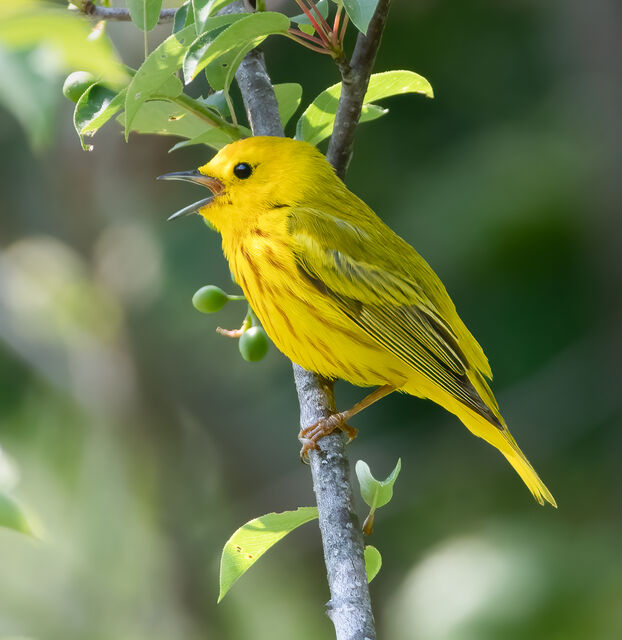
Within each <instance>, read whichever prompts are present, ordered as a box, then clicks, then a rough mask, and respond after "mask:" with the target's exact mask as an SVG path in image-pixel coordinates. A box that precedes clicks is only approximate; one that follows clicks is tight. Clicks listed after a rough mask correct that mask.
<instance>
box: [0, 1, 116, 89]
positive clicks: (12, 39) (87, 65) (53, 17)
mask: <svg viewBox="0 0 622 640" xmlns="http://www.w3.org/2000/svg"><path fill="white" fill-rule="evenodd" d="M91 27H92V23H91V22H90V21H89V20H88V19H86V18H83V17H82V16H79V15H76V14H75V12H70V11H67V10H66V9H61V8H56V7H54V5H50V3H44V2H39V1H37V0H30V1H29V2H7V1H4V2H1V3H0V45H3V46H4V47H5V48H7V49H20V50H23V49H29V48H34V47H39V46H44V47H45V48H46V56H45V72H46V73H47V74H48V75H49V74H53V73H54V72H56V73H61V72H63V71H65V72H66V71H75V69H81V70H83V71H90V72H91V73H92V74H93V75H95V76H97V77H99V79H101V80H103V81H105V82H107V83H108V84H110V85H111V86H113V87H121V86H123V85H125V84H126V83H127V81H128V75H127V73H126V72H125V70H124V68H123V65H122V64H121V62H120V60H119V58H118V56H117V54H116V52H115V50H114V48H113V46H112V44H111V42H110V40H109V39H108V38H107V37H105V36H104V37H100V38H95V39H93V40H89V39H88V36H89V34H90V33H91Z"/></svg>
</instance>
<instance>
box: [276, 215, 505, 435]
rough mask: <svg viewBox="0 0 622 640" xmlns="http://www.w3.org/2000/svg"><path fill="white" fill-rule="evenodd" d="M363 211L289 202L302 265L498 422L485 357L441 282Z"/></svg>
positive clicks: (378, 334)
mask: <svg viewBox="0 0 622 640" xmlns="http://www.w3.org/2000/svg"><path fill="white" fill-rule="evenodd" d="M341 213H342V212H341V211H340V212H339V214H341ZM364 213H366V214H367V215H366V216H362V221H361V220H360V216H357V218H356V220H354V219H350V220H348V219H347V218H345V219H344V217H343V215H341V216H340V215H338V214H337V213H336V212H333V213H332V214H331V213H330V212H325V211H318V210H316V209H309V208H302V207H295V208H292V209H291V211H290V217H289V223H288V231H289V233H290V235H291V238H292V240H293V245H294V255H295V258H296V261H297V264H298V268H299V270H300V272H301V273H302V274H303V275H305V276H306V277H307V278H308V279H309V281H310V282H312V283H313V285H314V286H315V287H316V288H317V289H318V290H320V291H321V292H322V293H324V294H325V295H327V296H329V297H330V298H331V299H332V300H333V301H334V303H336V305H337V307H338V308H339V309H340V310H341V311H342V312H343V313H344V314H345V315H347V316H348V317H349V318H350V319H351V320H352V321H353V322H355V323H356V324H357V325H358V326H359V327H361V328H362V329H363V330H364V331H365V332H366V333H367V334H368V335H370V336H371V337H372V338H374V340H376V341H377V342H379V343H380V344H382V345H383V346H384V347H385V348H386V349H388V350H389V351H391V352H392V353H394V354H395V355H396V356H397V357H399V358H400V359H401V360H403V361H404V362H406V363H407V364H409V365H410V366H411V367H413V368H414V369H416V370H417V371H419V372H421V373H422V374H423V375H425V376H426V377H428V378H429V379H430V380H431V381H433V382H434V383H436V384H437V385H439V386H440V387H441V388H443V389H444V390H446V391H447V392H448V393H450V394H451V395H452V396H453V397H454V398H456V399H457V400H459V401H460V402H463V403H464V404H466V405H468V406H469V407H471V408H473V409H475V410H476V411H477V412H478V413H480V415H483V416H484V417H486V418H487V419H488V420H490V421H491V422H493V423H494V424H497V425H498V426H500V422H499V418H498V417H497V414H498V411H495V410H496V403H494V401H493V402H492V403H490V402H488V403H487V402H486V401H485V400H483V399H482V396H484V398H486V399H487V400H488V398H487V396H489V395H491V394H490V392H489V391H488V393H486V390H487V385H486V383H485V381H484V379H483V376H487V377H490V367H489V365H488V361H487V360H486V357H485V355H484V353H483V351H482V349H481V347H480V346H479V344H478V343H477V341H476V340H475V338H473V336H472V335H471V334H470V333H469V331H468V330H467V329H466V327H465V326H464V324H463V323H462V321H461V320H460V318H459V317H458V314H457V312H456V310H455V307H454V305H453V303H452V301H451V299H450V298H449V295H448V294H447V292H446V290H445V288H444V286H443V284H442V283H441V281H440V280H439V278H438V277H437V276H436V274H435V273H434V272H433V271H432V269H431V268H430V267H429V265H428V264H427V263H426V262H425V260H424V259H423V258H422V257H421V256H419V254H417V252H416V251H415V250H414V249H413V248H412V247H411V246H410V245H408V244H407V243H406V242H405V241H404V240H402V239H401V238H400V237H399V236H397V235H396V234H395V233H394V232H393V231H391V229H389V227H387V226H386V225H384V224H383V223H382V222H381V221H380V220H379V219H378V218H377V217H376V216H375V214H373V212H371V210H369V209H367V208H366V211H364ZM370 214H371V215H370ZM371 216H373V218H372V217H371ZM478 381H481V383H483V388H482V390H481V391H482V393H479V392H478V389H477V388H476V386H474V384H473V383H474V382H475V384H476V385H477V387H481V386H482V385H481V384H478ZM491 404H492V407H491V406H490V405H491ZM499 417H500V416H499Z"/></svg>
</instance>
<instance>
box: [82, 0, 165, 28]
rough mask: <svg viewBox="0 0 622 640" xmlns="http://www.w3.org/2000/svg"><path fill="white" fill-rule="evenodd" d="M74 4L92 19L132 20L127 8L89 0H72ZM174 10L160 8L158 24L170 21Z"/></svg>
mask: <svg viewBox="0 0 622 640" xmlns="http://www.w3.org/2000/svg"><path fill="white" fill-rule="evenodd" d="M74 5H75V6H76V8H77V9H78V11H80V13H83V14H84V15H87V16H89V17H91V18H93V19H94V20H112V21H116V22H130V21H131V20H132V18H131V17H130V12H129V10H128V9H121V8H117V7H102V6H100V5H96V4H94V3H93V2H92V1H91V0H86V2H84V1H83V2H81V1H79V0H74ZM176 12H177V9H162V11H160V18H159V19H158V24H164V23H165V22H172V21H173V20H174V19H175V13H176Z"/></svg>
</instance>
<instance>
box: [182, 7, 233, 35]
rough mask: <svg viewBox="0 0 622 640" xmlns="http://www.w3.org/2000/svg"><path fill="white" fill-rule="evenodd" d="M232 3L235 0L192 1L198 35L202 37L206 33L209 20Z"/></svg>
mask: <svg viewBox="0 0 622 640" xmlns="http://www.w3.org/2000/svg"><path fill="white" fill-rule="evenodd" d="M232 2H233V0H192V6H193V8H194V15H195V25H196V30H197V35H201V34H202V33H203V32H204V31H205V25H206V24H207V20H208V18H211V17H212V16H215V15H216V14H217V13H218V12H219V11H220V10H221V9H224V7H226V6H227V5H228V4H231V3H232Z"/></svg>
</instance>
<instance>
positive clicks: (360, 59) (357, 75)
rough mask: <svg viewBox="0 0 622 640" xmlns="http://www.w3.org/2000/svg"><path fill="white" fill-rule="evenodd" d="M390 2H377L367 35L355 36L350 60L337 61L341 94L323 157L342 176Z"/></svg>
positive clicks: (346, 164) (388, 0)
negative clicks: (326, 150)
mask: <svg viewBox="0 0 622 640" xmlns="http://www.w3.org/2000/svg"><path fill="white" fill-rule="evenodd" d="M390 4H391V0H380V2H378V6H377V7H376V12H375V13H374V16H373V18H372V19H371V21H370V23H369V28H368V29H367V35H363V34H362V33H359V35H358V38H357V39H356V45H355V47H354V52H353V53H352V59H351V60H350V62H349V63H348V62H347V61H346V60H344V59H342V60H338V61H337V64H338V65H339V70H340V72H341V97H340V98H339V107H338V108H337V115H336V116H335V124H334V127H333V133H332V135H331V138H330V143H329V145H328V152H327V153H326V157H327V158H328V161H329V162H330V163H331V164H332V165H333V167H335V171H336V172H337V175H338V176H339V177H340V178H343V177H344V176H345V173H346V171H347V169H348V164H349V163H350V158H351V157H352V147H353V145H354V133H355V131H356V126H357V125H358V122H359V118H360V117H361V108H362V107H363V98H364V97H365V93H366V92H367V85H368V84H369V76H371V72H372V69H373V67H374V61H375V60H376V52H377V51H378V47H379V46H380V39H381V38H382V32H383V31H384V25H385V24H386V21H387V16H388V14H389V5H390Z"/></svg>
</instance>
